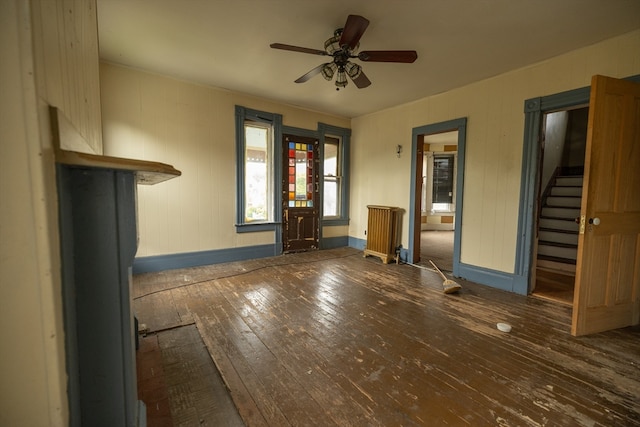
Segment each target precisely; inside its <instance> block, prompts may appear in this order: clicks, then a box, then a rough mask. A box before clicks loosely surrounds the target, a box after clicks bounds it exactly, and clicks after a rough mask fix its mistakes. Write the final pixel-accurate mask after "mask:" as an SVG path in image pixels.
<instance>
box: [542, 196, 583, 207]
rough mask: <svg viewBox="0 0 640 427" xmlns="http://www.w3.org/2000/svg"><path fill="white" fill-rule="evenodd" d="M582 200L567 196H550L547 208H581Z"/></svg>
mask: <svg viewBox="0 0 640 427" xmlns="http://www.w3.org/2000/svg"><path fill="white" fill-rule="evenodd" d="M581 201H582V198H580V197H566V196H549V197H547V200H546V205H547V206H552V207H563V208H579V207H580V202H581Z"/></svg>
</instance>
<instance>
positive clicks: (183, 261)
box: [133, 236, 528, 295]
mask: <svg viewBox="0 0 640 427" xmlns="http://www.w3.org/2000/svg"><path fill="white" fill-rule="evenodd" d="M366 245H367V241H366V240H365V239H359V238H356V237H351V236H348V237H347V236H340V237H329V238H326V239H322V241H321V248H322V249H334V248H341V247H345V246H349V247H351V248H355V249H358V250H362V251H363V250H364V249H365V247H366ZM281 253H282V247H281V245H277V244H269V245H257V246H247V247H242V248H229V249H218V250H211V251H202V252H187V253H181V254H171V255H157V256H149V257H140V258H135V259H134V260H133V274H140V273H152V272H157V271H164V270H174V269H177V268H188V267H198V266H202V265H211V264H219V263H223V262H232V261H245V260H250V259H258V258H267V257H271V256H276V255H280V254H281ZM408 255H409V254H408V252H407V250H406V249H405V248H401V249H400V260H401V261H403V262H406V260H407V259H408ZM458 273H459V274H458V275H457V276H456V277H460V278H462V279H465V280H469V281H472V282H475V283H479V284H481V285H486V286H491V287H493V288H497V289H502V290H505V291H509V292H514V293H517V294H521V295H527V289H528V280H527V278H526V277H521V276H518V275H515V274H512V273H504V272H501V271H496V270H491V269H488V268H483V267H477V266H474V265H469V264H463V263H460V264H459V270H458Z"/></svg>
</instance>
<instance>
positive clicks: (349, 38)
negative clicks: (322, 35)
mask: <svg viewBox="0 0 640 427" xmlns="http://www.w3.org/2000/svg"><path fill="white" fill-rule="evenodd" d="M368 26H369V20H367V18H364V17H362V16H360V15H349V16H348V17H347V23H346V24H344V28H343V29H342V36H341V37H340V47H344V46H345V45H347V46H348V47H349V49H355V47H356V46H357V45H358V42H359V41H360V37H362V35H363V34H364V31H365V30H366V29H367V27H368Z"/></svg>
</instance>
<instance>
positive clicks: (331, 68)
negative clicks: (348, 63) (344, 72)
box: [321, 62, 338, 81]
mask: <svg viewBox="0 0 640 427" xmlns="http://www.w3.org/2000/svg"><path fill="white" fill-rule="evenodd" d="M337 69H338V67H337V66H336V64H335V63H333V62H329V63H328V64H324V67H322V71H321V73H322V77H324V79H325V80H327V81H331V79H333V75H334V74H335V73H336V70H337Z"/></svg>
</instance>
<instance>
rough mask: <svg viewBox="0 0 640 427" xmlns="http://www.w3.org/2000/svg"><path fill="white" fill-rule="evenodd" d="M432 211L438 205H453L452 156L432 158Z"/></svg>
mask: <svg viewBox="0 0 640 427" xmlns="http://www.w3.org/2000/svg"><path fill="white" fill-rule="evenodd" d="M432 202H433V204H434V210H435V209H436V206H435V205H436V204H438V203H453V156H452V155H445V156H434V157H433V199H432Z"/></svg>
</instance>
